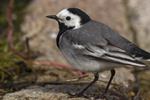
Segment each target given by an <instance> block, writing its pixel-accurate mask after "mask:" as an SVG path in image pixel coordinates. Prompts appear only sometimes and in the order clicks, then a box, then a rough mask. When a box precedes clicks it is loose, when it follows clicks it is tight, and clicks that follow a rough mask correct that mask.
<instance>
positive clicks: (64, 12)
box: [56, 9, 81, 29]
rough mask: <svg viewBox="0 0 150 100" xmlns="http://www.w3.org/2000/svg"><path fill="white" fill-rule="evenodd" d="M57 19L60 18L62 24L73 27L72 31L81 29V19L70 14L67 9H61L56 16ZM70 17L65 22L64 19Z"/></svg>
mask: <svg viewBox="0 0 150 100" xmlns="http://www.w3.org/2000/svg"><path fill="white" fill-rule="evenodd" d="M56 16H57V17H58V18H60V20H59V21H60V22H61V23H64V24H65V25H66V26H68V27H74V29H77V28H80V27H81V23H80V21H81V18H80V17H79V16H78V15H75V14H72V13H70V12H69V11H68V10H67V9H63V10H62V11H60V12H59V13H58V14H57V15H56ZM68 16H69V17H70V18H71V19H70V20H67V19H66V17H68Z"/></svg>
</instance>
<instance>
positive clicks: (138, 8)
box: [127, 0, 150, 51]
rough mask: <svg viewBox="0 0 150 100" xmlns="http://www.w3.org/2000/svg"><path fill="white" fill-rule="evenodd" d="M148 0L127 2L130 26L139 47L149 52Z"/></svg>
mask: <svg viewBox="0 0 150 100" xmlns="http://www.w3.org/2000/svg"><path fill="white" fill-rule="evenodd" d="M149 3H150V0H128V3H127V4H128V9H129V16H131V17H130V20H131V25H132V26H133V28H134V30H135V31H136V33H137V34H136V35H137V36H136V37H137V40H138V41H137V42H138V44H139V46H140V47H142V48H143V49H146V50H147V51H150V43H149V41H150V27H149V26H150V13H149V11H150V6H149Z"/></svg>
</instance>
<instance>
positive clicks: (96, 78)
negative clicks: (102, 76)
mask: <svg viewBox="0 0 150 100" xmlns="http://www.w3.org/2000/svg"><path fill="white" fill-rule="evenodd" d="M98 78H99V74H98V73H95V74H94V80H93V81H92V82H91V83H90V84H88V85H87V86H86V87H85V88H84V89H83V90H81V91H80V92H79V93H77V94H75V95H71V96H83V93H84V92H85V91H86V90H87V89H88V88H89V87H90V86H92V85H93V84H94V83H95V82H96V81H97V80H98Z"/></svg>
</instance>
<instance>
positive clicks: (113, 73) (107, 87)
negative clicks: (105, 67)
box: [104, 69, 116, 94]
mask: <svg viewBox="0 0 150 100" xmlns="http://www.w3.org/2000/svg"><path fill="white" fill-rule="evenodd" d="M115 73H116V72H115V70H114V69H112V70H111V77H110V79H109V82H108V84H107V86H106V89H105V91H104V94H106V93H107V91H108V89H109V86H110V84H111V82H112V79H113V77H114V75H115Z"/></svg>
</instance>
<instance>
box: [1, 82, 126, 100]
mask: <svg viewBox="0 0 150 100" xmlns="http://www.w3.org/2000/svg"><path fill="white" fill-rule="evenodd" d="M84 86H85V84H80V85H79V84H76V85H69V84H68V85H46V86H42V87H41V86H30V87H28V88H26V89H22V90H20V91H16V92H14V93H8V94H6V95H5V96H4V97H3V99H2V100H94V98H95V97H96V96H98V95H100V94H102V90H103V88H100V87H99V86H98V84H97V85H94V86H93V87H91V88H90V89H89V90H88V91H86V93H85V94H84V95H85V96H86V97H72V98H71V97H70V96H69V95H68V93H72V94H74V93H77V92H79V91H80V90H81V89H82V88H83V87H84ZM100 89H101V91H100ZM122 92H123V91H117V90H113V91H110V92H108V94H107V100H127V98H128V97H126V96H125V95H122V94H124V93H122ZM121 93H122V94H121ZM110 94H111V95H110ZM97 100H106V99H104V98H103V99H102V98H101V97H100V98H98V99H97Z"/></svg>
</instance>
